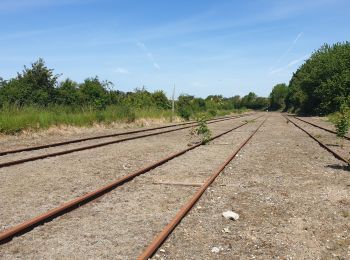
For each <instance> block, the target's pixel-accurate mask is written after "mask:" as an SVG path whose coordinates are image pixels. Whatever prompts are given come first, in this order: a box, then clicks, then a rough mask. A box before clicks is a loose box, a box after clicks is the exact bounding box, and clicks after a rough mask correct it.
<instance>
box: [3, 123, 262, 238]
mask: <svg viewBox="0 0 350 260" xmlns="http://www.w3.org/2000/svg"><path fill="white" fill-rule="evenodd" d="M261 117H262V116H259V117H256V118H254V119H253V120H256V119H259V118H261ZM246 124H248V122H244V123H242V124H240V125H238V126H235V127H233V128H231V129H229V130H227V131H225V132H223V133H221V134H218V135H216V136H214V137H212V138H211V139H210V141H212V140H215V139H217V138H219V137H221V136H223V135H226V134H228V133H230V132H232V131H234V130H236V129H238V128H240V127H242V126H244V125H246ZM248 141H249V140H247V141H246V142H248ZM203 144H204V143H199V144H196V145H194V146H191V147H188V148H186V149H183V150H181V151H179V152H176V153H174V154H171V155H169V156H166V157H165V158H163V159H161V160H159V161H157V162H155V163H153V164H150V165H148V166H147V167H145V168H142V169H140V170H138V171H136V172H134V173H130V174H128V175H126V176H123V177H121V178H119V179H117V180H115V181H114V182H111V183H109V184H107V185H105V186H103V187H101V188H99V189H97V190H95V191H92V192H89V193H87V194H85V195H83V196H80V197H78V198H76V199H73V200H71V201H68V202H66V203H63V204H62V205H60V206H58V207H56V208H54V209H52V210H50V211H47V212H46V213H44V214H41V215H39V216H37V217H35V218H33V219H30V220H28V221H25V222H23V223H21V224H18V225H16V226H14V227H12V228H9V229H7V230H5V231H3V232H0V244H4V243H6V242H9V241H10V240H11V239H12V238H13V237H15V236H20V235H22V234H25V233H27V232H28V231H30V230H31V229H33V228H34V227H36V226H39V225H41V224H44V223H45V222H48V221H50V220H52V219H54V218H56V217H58V216H61V215H63V214H65V213H67V212H70V211H72V210H74V209H76V208H78V207H80V206H82V205H84V204H86V203H88V202H91V201H93V200H95V199H97V198H99V197H101V196H103V195H104V194H106V193H108V192H110V191H112V190H114V189H115V188H117V187H119V186H121V185H123V184H125V183H127V182H129V181H131V180H133V179H134V178H135V177H137V176H139V175H141V174H144V173H147V172H149V171H151V170H152V169H155V168H157V167H158V166H160V165H163V164H164V163H166V162H168V161H170V160H172V159H174V158H176V157H179V156H181V155H183V154H185V153H186V152H188V151H191V150H193V149H195V148H197V147H199V146H201V145H203Z"/></svg>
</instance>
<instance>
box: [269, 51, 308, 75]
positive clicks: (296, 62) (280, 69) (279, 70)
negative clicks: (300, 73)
mask: <svg viewBox="0 0 350 260" xmlns="http://www.w3.org/2000/svg"><path fill="white" fill-rule="evenodd" d="M308 57H310V55H309V54H308V55H304V56H302V57H300V58H298V59H295V60H292V61H290V62H289V63H288V64H287V65H285V66H283V67H280V68H277V69H271V70H270V72H269V74H270V75H274V74H277V73H278V72H281V71H284V70H286V69H289V68H291V67H293V66H294V65H296V64H299V63H300V62H302V61H304V60H305V59H307V58H308Z"/></svg>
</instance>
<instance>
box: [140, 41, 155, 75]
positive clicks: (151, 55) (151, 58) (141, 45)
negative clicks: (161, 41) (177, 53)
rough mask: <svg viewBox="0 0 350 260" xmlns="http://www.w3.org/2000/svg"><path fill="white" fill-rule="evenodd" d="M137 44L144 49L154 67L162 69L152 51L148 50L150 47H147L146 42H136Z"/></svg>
mask: <svg viewBox="0 0 350 260" xmlns="http://www.w3.org/2000/svg"><path fill="white" fill-rule="evenodd" d="M136 44H137V46H139V48H140V49H141V50H143V51H144V52H145V54H146V56H147V58H148V59H149V61H150V62H151V63H152V65H153V67H154V68H155V69H157V70H160V66H159V64H158V63H157V62H156V60H155V59H154V57H153V54H152V52H150V51H149V50H148V48H147V47H146V44H144V43H143V42H136Z"/></svg>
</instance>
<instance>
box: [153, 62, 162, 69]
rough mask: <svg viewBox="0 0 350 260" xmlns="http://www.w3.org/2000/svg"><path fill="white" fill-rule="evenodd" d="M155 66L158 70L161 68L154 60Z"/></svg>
mask: <svg viewBox="0 0 350 260" xmlns="http://www.w3.org/2000/svg"><path fill="white" fill-rule="evenodd" d="M153 67H155V68H156V69H157V70H160V66H159V64H158V63H156V62H153Z"/></svg>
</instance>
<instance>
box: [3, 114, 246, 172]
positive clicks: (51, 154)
mask: <svg viewBox="0 0 350 260" xmlns="http://www.w3.org/2000/svg"><path fill="white" fill-rule="evenodd" d="M250 115H252V114H244V115H238V116H228V117H223V118H218V119H213V120H209V121H208V124H215V123H219V122H223V121H228V120H233V119H237V118H242V117H246V116H250ZM197 125H198V124H197V123H195V122H188V123H181V124H177V125H171V126H162V127H155V128H149V129H141V130H135V131H129V132H123V133H116V134H112V135H103V136H102V135H101V136H95V137H89V138H82V139H76V140H71V141H66V142H60V143H54V144H48V145H42V146H35V147H28V148H21V149H14V150H8V151H3V152H1V153H0V156H5V155H8V154H16V153H21V152H30V151H36V150H40V149H44V148H51V147H57V146H64V145H69V144H74V143H81V142H85V141H91V140H97V139H103V138H111V137H118V136H124V135H134V134H137V133H144V132H149V131H157V130H161V131H157V132H151V133H146V134H141V135H136V136H130V137H126V138H121V139H117V140H112V141H107V142H102V143H97V144H92V145H85V146H80V147H77V148H72V149H66V150H63V151H58V152H49V153H45V154H42V155H37V156H31V157H26V158H21V159H15V160H9V161H5V162H0V168H5V167H9V166H13V165H18V164H23V163H26V162H31V161H36V160H41V159H45V158H49V157H55V156H61V155H65V154H70V153H74V152H79V151H84V150H89V149H94V148H98V147H103V146H107V145H111V144H117V143H121V142H125V141H130V140H136V139H140V138H145V137H150V136H156V135H161V134H166V133H171V132H176V131H180V130H184V129H188V128H191V127H194V126H197ZM178 126H180V127H178ZM172 127H177V128H175V129H167V130H162V129H164V128H172Z"/></svg>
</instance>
